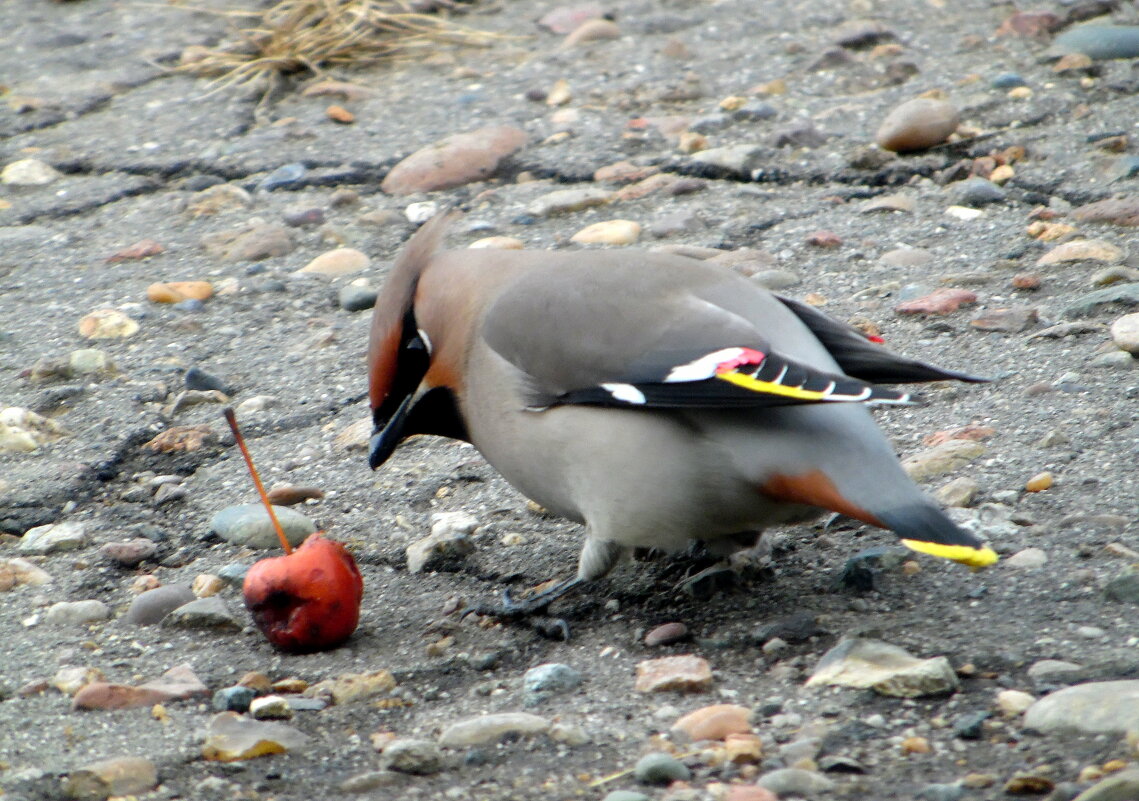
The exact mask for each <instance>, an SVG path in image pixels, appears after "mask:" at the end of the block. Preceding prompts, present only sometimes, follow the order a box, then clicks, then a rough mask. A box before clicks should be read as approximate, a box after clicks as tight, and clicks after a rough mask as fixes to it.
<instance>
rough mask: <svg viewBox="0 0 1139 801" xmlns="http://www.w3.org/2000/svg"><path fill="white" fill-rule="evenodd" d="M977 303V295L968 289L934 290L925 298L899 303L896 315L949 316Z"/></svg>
mask: <svg viewBox="0 0 1139 801" xmlns="http://www.w3.org/2000/svg"><path fill="white" fill-rule="evenodd" d="M976 302H977V293H976V292H970V291H969V290H968V289H935V290H934V291H933V292H931V293H929V294H928V295H926V296H925V297H922V298H917V299H916V300H910V301H906V302H905V303H899V304H898V305H897V306H896V307H894V308H895V311H897V312H898V314H949V313H951V312H955V311H957V310H958V309H959V308H961V307H962V306H968V305H970V304H972V303H976Z"/></svg>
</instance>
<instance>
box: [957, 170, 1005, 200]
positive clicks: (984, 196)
mask: <svg viewBox="0 0 1139 801" xmlns="http://www.w3.org/2000/svg"><path fill="white" fill-rule="evenodd" d="M955 192H956V195H957V201H958V202H959V203H963V204H964V205H966V206H984V205H987V204H989V203H1000V202H1001V201H1003V200H1004V199H1005V193H1004V190H1003V189H1001V188H1000V187H999V186H997V185H996V184H995V183H993V182H992V181H990V180H987V179H985V178H981V177H977V176H974V177H973V178H966V179H965V180H964V181H961V182H960V183H959V184H957V185H956V186H955Z"/></svg>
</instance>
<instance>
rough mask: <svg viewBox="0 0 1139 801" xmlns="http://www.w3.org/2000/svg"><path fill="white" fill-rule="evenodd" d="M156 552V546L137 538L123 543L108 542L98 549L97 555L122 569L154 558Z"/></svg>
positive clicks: (146, 540) (142, 538) (144, 539)
mask: <svg viewBox="0 0 1139 801" xmlns="http://www.w3.org/2000/svg"><path fill="white" fill-rule="evenodd" d="M157 550H158V546H157V545H155V544H154V543H153V542H152V541H150V540H148V539H146V538H144V537H137V538H135V539H133V540H126V541H125V542H108V543H107V544H106V545H104V546H103V547H102V548H100V549H99V555H100V556H102V557H104V558H106V559H109V560H111V561H112V562H115V563H116V564H119V565H122V566H123V567H136V566H137V565H138V564H139V563H140V562H142V561H144V560H146V559H149V558H150V557H152V556H154V553H155V551H157Z"/></svg>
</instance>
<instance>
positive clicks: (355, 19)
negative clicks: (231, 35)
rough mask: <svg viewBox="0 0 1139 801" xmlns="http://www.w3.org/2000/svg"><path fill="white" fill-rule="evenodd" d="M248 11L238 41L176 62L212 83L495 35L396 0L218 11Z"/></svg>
mask: <svg viewBox="0 0 1139 801" xmlns="http://www.w3.org/2000/svg"><path fill="white" fill-rule="evenodd" d="M221 13H223V14H225V15H226V16H230V17H250V18H252V19H253V20H254V22H253V25H252V26H251V27H243V28H240V29H239V30H238V31H237V36H238V37H239V41H238V42H236V43H234V44H230V45H226V46H223V47H220V48H217V49H212V50H204V51H200V52H199V53H197V54H196V57H195V58H194V59H193V60H189V61H186V62H185V63H183V64H181V65H180V66H179V67H177V70H178V71H180V72H188V73H190V74H193V75H201V76H206V77H211V78H214V79H215V84H216V86H217V88H218V89H223V88H227V87H243V86H247V85H250V84H259V83H262V82H264V81H265V79H266V78H269V79H275V78H279V77H282V76H289V75H295V74H298V73H305V72H308V73H311V74H314V75H320V74H322V73H323V71H324V70H325V69H326V68H328V67H333V66H345V65H363V64H374V63H377V62H381V61H391V60H395V59H404V58H413V57H415V56H417V55H422V54H427V53H430V52H434V51H435V50H437V49H438V45H439V44H440V43H450V44H459V45H466V46H486V45H487V44H489V42H490V41H491V40H493V39H495V38H498V37H496V35H495V34H491V33H486V32H483V31H478V30H474V29H471V28H466V27H463V26H460V25H457V24H455V23H453V22H451V21H450V20H448V19H446V18H444V17H440V16H436V15H434V14H423V13H418V12H415V11H412V10H411V8H410V6H409V5H408V3H406V2H402V1H401V0H281V1H280V2H278V3H276V4H275V5H273V6H271V7H269V8H267V9H265V10H264V11H238V10H234V11H228V12H221Z"/></svg>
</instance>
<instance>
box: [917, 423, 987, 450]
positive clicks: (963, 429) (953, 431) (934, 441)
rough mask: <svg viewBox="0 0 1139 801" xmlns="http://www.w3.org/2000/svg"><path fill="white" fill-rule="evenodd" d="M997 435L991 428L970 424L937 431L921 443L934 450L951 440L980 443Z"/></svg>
mask: <svg viewBox="0 0 1139 801" xmlns="http://www.w3.org/2000/svg"><path fill="white" fill-rule="evenodd" d="M995 433H997V430H996V429H995V428H992V427H991V426H983V425H981V424H980V423H969V424H968V425H964V426H959V427H957V428H949V429H946V430H944V431H935V432H934V433H932V434H930V435H928V436H926V437H923V438H922V441H921V442H922V445H925V446H927V447H930V448H932V447H934V446H936V445H940V444H941V443H943V442H948V441H949V440H951V439H968V440H972V441H974V442H980V441H981V440H983V439H988V438H989V437H991V436H992V435H993V434H995Z"/></svg>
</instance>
